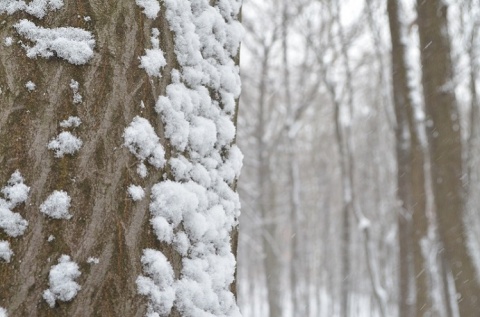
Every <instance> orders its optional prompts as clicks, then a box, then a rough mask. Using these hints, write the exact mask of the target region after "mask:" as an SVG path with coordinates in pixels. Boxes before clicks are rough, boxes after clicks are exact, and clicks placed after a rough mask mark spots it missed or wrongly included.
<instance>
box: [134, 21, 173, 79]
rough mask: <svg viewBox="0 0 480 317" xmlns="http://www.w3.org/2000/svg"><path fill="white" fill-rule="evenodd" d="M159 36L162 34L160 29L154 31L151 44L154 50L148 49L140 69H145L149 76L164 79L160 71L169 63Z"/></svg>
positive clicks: (141, 58)
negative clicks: (161, 46) (161, 47)
mask: <svg viewBox="0 0 480 317" xmlns="http://www.w3.org/2000/svg"><path fill="white" fill-rule="evenodd" d="M159 35H160V32H159V31H158V29H156V28H154V29H152V37H151V42H152V47H153V48H152V49H147V50H146V51H145V52H146V54H145V55H144V56H142V57H140V68H143V69H145V71H146V72H147V74H148V76H156V77H162V74H161V73H160V71H161V70H162V68H163V67H165V65H167V61H166V60H165V57H164V56H163V51H162V50H161V49H160V41H159V39H158V36H159Z"/></svg>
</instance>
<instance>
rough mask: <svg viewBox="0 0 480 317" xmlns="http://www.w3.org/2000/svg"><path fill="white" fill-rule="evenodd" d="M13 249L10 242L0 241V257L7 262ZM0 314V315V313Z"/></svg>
mask: <svg viewBox="0 0 480 317" xmlns="http://www.w3.org/2000/svg"><path fill="white" fill-rule="evenodd" d="M12 255H13V251H12V249H10V242H8V241H0V259H2V260H4V261H5V262H7V263H9V262H10V259H11V258H12ZM0 316H1V315H0Z"/></svg>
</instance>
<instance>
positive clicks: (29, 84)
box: [25, 80, 37, 92]
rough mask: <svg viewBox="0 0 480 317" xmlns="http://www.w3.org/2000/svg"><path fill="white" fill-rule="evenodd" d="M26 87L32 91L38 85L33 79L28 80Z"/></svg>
mask: <svg viewBox="0 0 480 317" xmlns="http://www.w3.org/2000/svg"><path fill="white" fill-rule="evenodd" d="M25 88H27V90H28V91H30V92H32V91H34V90H35V89H36V88H37V85H35V83H34V82H33V81H31V80H29V81H27V83H26V84H25Z"/></svg>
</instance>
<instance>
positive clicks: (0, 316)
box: [0, 307, 8, 317]
mask: <svg viewBox="0 0 480 317" xmlns="http://www.w3.org/2000/svg"><path fill="white" fill-rule="evenodd" d="M0 317H8V314H7V310H6V309H5V308H3V307H0Z"/></svg>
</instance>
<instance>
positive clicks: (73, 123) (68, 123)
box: [60, 116, 82, 128]
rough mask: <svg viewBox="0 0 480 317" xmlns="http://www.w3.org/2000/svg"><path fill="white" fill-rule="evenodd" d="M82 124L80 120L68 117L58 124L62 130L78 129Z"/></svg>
mask: <svg viewBox="0 0 480 317" xmlns="http://www.w3.org/2000/svg"><path fill="white" fill-rule="evenodd" d="M81 124H82V120H80V118H79V117H72V116H70V117H68V119H67V120H63V121H62V122H60V126H61V127H62V128H78V127H79V126H80V125H81Z"/></svg>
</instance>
